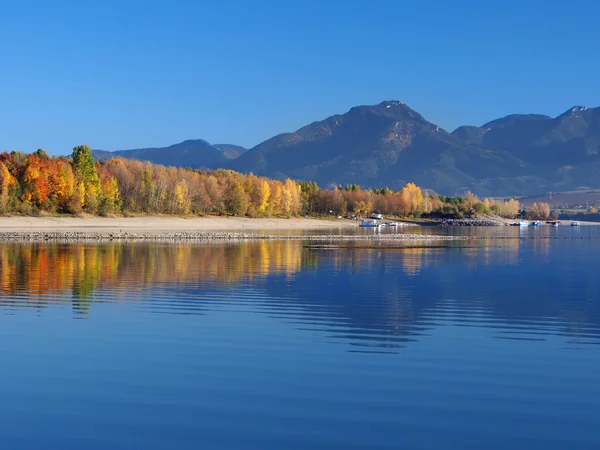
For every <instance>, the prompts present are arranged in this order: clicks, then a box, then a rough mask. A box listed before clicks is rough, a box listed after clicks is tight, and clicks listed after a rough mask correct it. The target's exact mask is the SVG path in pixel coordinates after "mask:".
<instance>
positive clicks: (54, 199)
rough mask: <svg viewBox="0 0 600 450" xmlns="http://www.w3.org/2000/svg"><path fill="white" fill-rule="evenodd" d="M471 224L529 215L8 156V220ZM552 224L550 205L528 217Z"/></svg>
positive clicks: (4, 185) (445, 201) (408, 190)
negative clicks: (458, 220)
mask: <svg viewBox="0 0 600 450" xmlns="http://www.w3.org/2000/svg"><path fill="white" fill-rule="evenodd" d="M371 212H378V213H382V214H386V215H392V216H398V217H408V216H410V217H422V216H432V217H463V216H468V215H475V214H496V215H499V216H502V217H506V218H515V217H516V216H517V215H519V214H521V213H522V211H521V208H520V204H519V202H518V201H517V200H514V199H510V200H493V199H483V200H480V199H479V198H478V197H476V196H475V195H473V194H471V193H469V192H467V193H465V195H464V196H461V197H444V196H438V195H434V194H432V193H428V192H426V191H423V190H422V189H421V188H420V187H418V186H416V185H415V184H413V183H408V184H407V185H406V186H405V187H404V188H403V189H401V190H399V191H391V190H389V189H387V188H386V189H375V190H363V189H361V188H360V187H359V186H357V185H346V186H337V187H335V188H333V189H320V188H319V186H318V185H317V184H316V183H314V182H305V181H303V182H296V181H293V180H291V179H287V180H285V181H280V180H271V179H267V178H263V177H258V176H255V175H252V174H250V175H243V174H239V173H236V172H233V171H231V170H223V169H219V170H216V171H202V170H192V169H184V168H177V167H165V166H161V165H157V164H152V163H149V162H140V161H136V160H130V159H124V158H114V159H111V160H109V161H106V162H96V161H94V159H93V157H92V153H91V150H90V148H89V147H87V146H85V145H82V146H78V147H75V148H74V149H73V153H72V155H71V156H70V157H65V156H59V157H50V156H49V155H48V154H47V153H46V152H45V151H43V150H38V151H36V152H34V153H31V154H25V153H22V152H14V151H13V152H11V153H6V152H5V153H2V154H0V214H4V215H9V214H22V215H37V214H40V213H48V214H61V213H62V214H83V213H87V214H92V215H123V214H173V215H197V216H202V215H209V214H214V215H230V216H249V217H291V216H297V215H300V214H307V215H315V216H318V215H330V214H334V215H340V216H346V215H354V216H366V215H368V214H370V213H371ZM526 215H527V217H530V218H542V219H543V218H547V217H549V216H550V207H549V206H548V205H547V204H543V203H541V204H539V205H534V206H533V207H532V208H530V209H529V210H528V211H526Z"/></svg>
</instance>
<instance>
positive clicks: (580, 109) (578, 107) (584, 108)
mask: <svg viewBox="0 0 600 450" xmlns="http://www.w3.org/2000/svg"><path fill="white" fill-rule="evenodd" d="M587 109H588V107H587V106H581V105H578V106H573V107H572V108H571V112H572V113H575V112H580V111H586V110H587Z"/></svg>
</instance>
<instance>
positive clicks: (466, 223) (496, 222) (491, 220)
mask: <svg viewBox="0 0 600 450" xmlns="http://www.w3.org/2000/svg"><path fill="white" fill-rule="evenodd" d="M509 224H510V221H509V220H506V219H503V218H502V217H498V216H478V217H472V218H465V219H444V220H442V222H441V223H440V226H443V227H504V226H508V225H509Z"/></svg>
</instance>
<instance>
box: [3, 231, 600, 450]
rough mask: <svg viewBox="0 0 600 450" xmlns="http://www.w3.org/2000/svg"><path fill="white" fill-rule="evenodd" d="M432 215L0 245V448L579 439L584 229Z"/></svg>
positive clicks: (589, 343)
mask: <svg viewBox="0 0 600 450" xmlns="http://www.w3.org/2000/svg"><path fill="white" fill-rule="evenodd" d="M428 231H431V230H428ZM434 231H435V232H438V233H445V234H456V233H468V234H475V235H480V236H482V237H486V238H485V239H484V238H482V239H478V240H470V241H457V242H451V243H447V242H444V243H442V244H443V245H440V243H437V245H435V243H434V244H433V245H430V246H429V247H426V248H415V246H414V243H411V245H406V247H405V248H394V249H379V248H376V249H373V248H352V249H344V248H341V249H339V248H338V249H326V250H320V249H311V248H307V247H306V244H307V243H306V242H301V241H269V242H249V243H220V244H168V243H156V242H155V243H110V244H58V243H45V244H15V243H4V244H0V296H1V298H0V361H1V362H2V363H1V364H2V365H1V367H2V372H1V373H2V375H1V377H0V380H1V382H0V398H1V399H2V401H1V402H0V423H1V425H0V448H2V449H3V450H9V449H11V450H12V449H19V450H21V449H44V450H48V449H61V450H64V449H111V450H117V449H133V448H140V449H176V450H177V449H225V450H227V449H242V448H243V449H268V450H270V449H440V448H444V449H482V448H485V449H502V450H504V449H507V448H510V449H511V450H514V449H570V450H573V449H598V448H599V447H600V273H599V267H600V237H599V233H598V229H597V228H594V227H590V228H588V227H581V229H569V228H568V227H564V228H563V229H560V230H553V229H546V228H543V229H540V230H519V229H512V228H510V229H509V228H502V229H485V230H481V229H478V230H474V229H467V230H465V229H463V230H457V229H451V230H450V229H441V228H440V229H436V230H434ZM500 238H501V239H500Z"/></svg>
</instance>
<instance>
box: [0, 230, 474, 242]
mask: <svg viewBox="0 0 600 450" xmlns="http://www.w3.org/2000/svg"><path fill="white" fill-rule="evenodd" d="M462 239H468V238H467V237H463V236H436V235H424V234H381V235H376V234H375V235H362V234H359V235H344V234H319V235H304V236H302V235H285V234H281V235H279V234H262V233H251V232H214V231H203V232H194V231H190V232H160V233H156V232H155V233H108V232H83V231H81V232H79V231H72V232H70V231H53V232H43V231H28V232H19V231H5V232H0V242H45V241H62V242H85V241H87V242H108V241H121V242H126V241H202V242H207V241H275V240H279V241H450V240H462Z"/></svg>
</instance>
